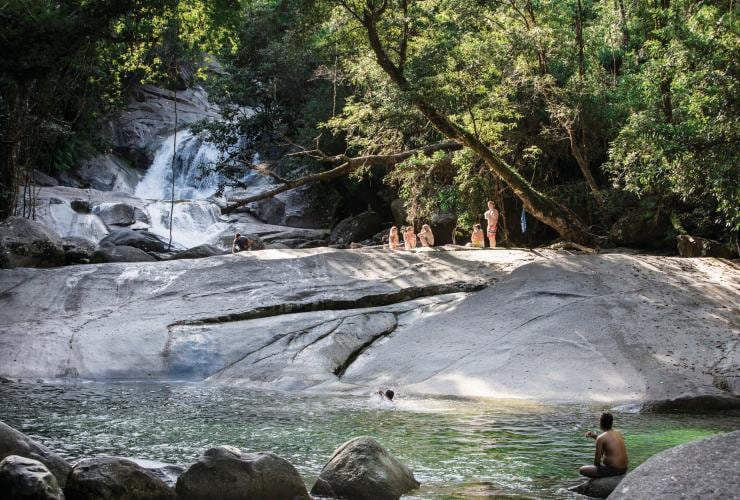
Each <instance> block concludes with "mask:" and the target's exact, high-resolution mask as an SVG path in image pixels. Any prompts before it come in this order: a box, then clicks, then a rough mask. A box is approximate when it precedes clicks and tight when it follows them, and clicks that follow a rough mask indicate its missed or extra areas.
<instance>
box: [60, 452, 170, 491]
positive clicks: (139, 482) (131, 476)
mask: <svg viewBox="0 0 740 500" xmlns="http://www.w3.org/2000/svg"><path fill="white" fill-rule="evenodd" d="M64 492H65V493H66V496H67V500H133V499H136V500H175V498H176V495H175V491H174V490H173V489H172V488H170V487H169V486H168V485H167V484H166V483H165V482H164V481H162V480H161V479H160V478H159V477H157V476H156V475H155V474H154V473H152V472H151V471H149V470H147V469H145V468H144V467H141V466H140V465H138V464H137V463H136V462H133V461H131V460H128V459H125V458H119V457H95V458H86V459H83V460H80V461H78V462H77V463H76V464H75V465H74V467H73V468H72V470H71V471H70V473H69V477H68V479H67V486H66V487H65V488H64Z"/></svg>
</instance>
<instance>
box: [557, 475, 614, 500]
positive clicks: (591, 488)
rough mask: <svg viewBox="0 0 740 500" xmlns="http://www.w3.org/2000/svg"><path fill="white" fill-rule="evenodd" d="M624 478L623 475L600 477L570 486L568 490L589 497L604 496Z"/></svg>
mask: <svg viewBox="0 0 740 500" xmlns="http://www.w3.org/2000/svg"><path fill="white" fill-rule="evenodd" d="M622 479H624V476H623V475H622V476H612V477H600V478H596V479H589V480H588V481H586V482H585V483H581V484H579V485H578V486H574V487H573V488H570V491H572V492H574V493H578V494H579V495H584V496H587V497H589V498H606V497H608V496H609V495H610V494H611V492H612V491H614V489H615V488H616V487H617V486H618V485H619V483H620V482H621V481H622Z"/></svg>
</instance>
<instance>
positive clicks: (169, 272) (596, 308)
mask: <svg viewBox="0 0 740 500" xmlns="http://www.w3.org/2000/svg"><path fill="white" fill-rule="evenodd" d="M448 250H450V251H445V250H443V249H441V250H432V251H423V250H421V251H417V252H414V253H409V252H389V251H387V250H383V249H379V248H375V249H360V250H336V249H330V248H317V249H310V250H309V249H307V250H266V251H261V252H253V253H244V254H239V255H228V256H221V257H211V258H207V259H199V260H182V261H177V262H152V263H126V264H101V265H88V266H68V267H64V268H58V269H13V270H2V271H0V273H1V274H2V282H3V283H4V286H3V291H2V294H1V295H0V325H2V326H3V329H2V333H0V348H1V349H0V367H2V368H0V376H4V377H8V378H11V379H64V380H98V381H115V380H134V379H139V380H140V379H146V380H160V381H161V380H190V381H204V382H208V383H222V384H228V385H238V386H242V387H254V388H269V389H278V390H308V391H314V392H321V393H337V392H349V393H360V394H362V393H366V391H367V390H368V389H369V388H375V387H377V386H380V385H393V386H395V387H396V388H397V389H398V390H399V391H401V392H405V393H409V394H410V393H415V394H436V395H445V396H471V397H486V398H517V399H530V400H539V401H567V402H597V403H600V404H610V405H611V404H632V403H634V404H643V403H646V402H651V403H660V404H663V403H664V402H666V401H673V403H671V404H672V405H679V406H683V407H689V408H690V407H692V406H695V407H696V406H698V407H700V408H711V407H717V408H722V407H732V406H736V405H737V404H738V403H737V402H738V398H737V394H738V392H740V387H739V384H738V376H737V373H738V372H739V368H740V355H739V354H738V340H737V334H738V328H737V309H736V304H737V303H739V302H740V300H738V299H740V293H739V292H738V283H740V270H738V268H737V267H736V266H735V265H733V264H732V263H729V262H728V261H722V260H717V259H681V258H672V257H656V256H644V255H626V254H602V255H593V256H574V255H570V254H567V253H558V252H555V251H540V250H536V251H526V250H474V251H470V250H465V251H463V250H459V251H455V250H452V249H448Z"/></svg>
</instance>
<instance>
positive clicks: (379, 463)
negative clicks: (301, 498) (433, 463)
mask: <svg viewBox="0 0 740 500" xmlns="http://www.w3.org/2000/svg"><path fill="white" fill-rule="evenodd" d="M419 486H420V483H419V482H418V481H417V480H416V479H415V478H414V474H413V473H412V472H411V470H410V469H409V468H408V467H406V466H405V465H404V464H402V463H401V462H400V461H399V460H398V459H397V458H395V457H394V456H393V455H391V454H390V453H388V452H387V451H386V450H385V449H384V448H383V447H382V446H381V445H380V443H378V442H377V441H376V440H375V439H373V438H371V437H366V436H363V437H358V438H355V439H352V440H350V441H348V442H346V443H344V444H343V445H341V446H340V447H339V448H337V449H336V450H335V451H334V453H333V454H332V456H331V458H330V459H329V462H328V463H327V464H326V465H325V466H324V469H323V470H322V471H321V474H320V475H319V478H318V479H317V480H316V484H314V486H313V488H312V489H311V494H312V495H319V496H325V497H330V498H352V499H356V500H364V499H367V500H396V499H398V498H401V495H403V494H404V493H408V492H409V491H411V490H415V489H416V488H418V487H419Z"/></svg>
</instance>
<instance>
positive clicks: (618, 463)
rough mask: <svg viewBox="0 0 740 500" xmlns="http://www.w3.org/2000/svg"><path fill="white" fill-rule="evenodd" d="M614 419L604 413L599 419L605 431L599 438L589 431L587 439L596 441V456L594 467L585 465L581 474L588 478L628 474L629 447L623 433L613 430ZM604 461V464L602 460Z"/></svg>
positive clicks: (609, 414)
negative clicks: (625, 442)
mask: <svg viewBox="0 0 740 500" xmlns="http://www.w3.org/2000/svg"><path fill="white" fill-rule="evenodd" d="M613 423H614V417H613V416H612V414H611V413H608V412H604V413H602V414H601V418H600V419H599V427H601V430H602V431H604V432H602V433H601V434H599V435H598V436H597V435H596V433H594V432H591V431H588V432H587V433H586V437H590V438H593V439H595V440H596V455H595V456H594V464H593V465H584V466H583V467H581V470H580V473H581V475H584V476H586V477H590V478H597V477H609V476H620V475H622V474H624V473H625V472H627V446H626V445H625V444H624V436H622V433H621V432H619V431H617V430H615V429H612V424H613ZM602 457H603V459H604V462H603V463H602V461H601V459H602Z"/></svg>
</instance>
